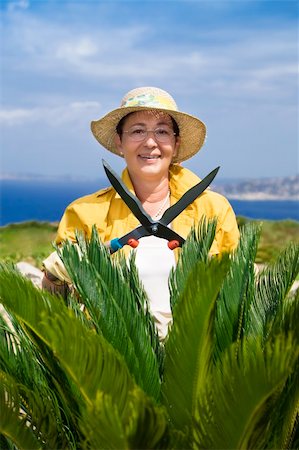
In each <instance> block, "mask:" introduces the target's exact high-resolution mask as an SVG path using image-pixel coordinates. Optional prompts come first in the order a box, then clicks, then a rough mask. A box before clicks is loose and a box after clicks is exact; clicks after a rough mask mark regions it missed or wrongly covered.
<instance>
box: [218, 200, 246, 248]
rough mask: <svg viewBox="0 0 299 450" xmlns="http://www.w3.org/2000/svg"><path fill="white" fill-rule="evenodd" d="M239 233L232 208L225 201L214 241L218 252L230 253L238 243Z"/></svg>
mask: <svg viewBox="0 0 299 450" xmlns="http://www.w3.org/2000/svg"><path fill="white" fill-rule="evenodd" d="M239 238H240V233H239V228H238V224H237V219H236V216H235V213H234V211H233V208H232V206H231V205H230V203H229V202H228V201H227V202H226V207H225V208H224V210H223V212H222V215H221V216H220V217H219V221H218V225H217V230H216V236H215V240H216V242H217V245H218V249H219V252H220V253H222V252H231V251H233V250H235V249H236V247H237V246H238V243H239Z"/></svg>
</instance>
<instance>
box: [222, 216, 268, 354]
mask: <svg viewBox="0 0 299 450" xmlns="http://www.w3.org/2000/svg"><path fill="white" fill-rule="evenodd" d="M259 235H260V228H259V227H257V226H256V225H254V224H253V223H249V224H246V225H245V226H244V227H243V228H242V230H241V233H240V243H239V247H238V248H237V250H236V251H235V253H233V254H232V255H231V266H230V271H229V273H228V276H227V277H226V279H225V281H224V283H223V286H222V289H221V292H220V295H219V299H218V301H217V308H216V323H215V336H216V349H215V357H216V359H217V358H218V357H221V353H222V352H223V351H225V350H226V349H227V348H228V347H229V346H230V345H231V344H232V343H233V342H235V341H240V339H241V338H242V335H243V333H244V330H245V329H246V323H247V321H248V314H249V313H248V311H249V309H250V305H251V302H252V300H253V296H254V292H255V286H254V283H255V274H254V261H255V256H256V252H257V245H258V241H259Z"/></svg>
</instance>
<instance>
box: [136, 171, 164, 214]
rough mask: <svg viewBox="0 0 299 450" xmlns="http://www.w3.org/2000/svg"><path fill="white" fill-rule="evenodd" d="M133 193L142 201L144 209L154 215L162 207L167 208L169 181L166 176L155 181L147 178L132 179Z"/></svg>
mask: <svg viewBox="0 0 299 450" xmlns="http://www.w3.org/2000/svg"><path fill="white" fill-rule="evenodd" d="M132 183H133V186H134V190H135V194H136V196H137V197H138V198H139V200H140V201H141V203H142V206H143V208H144V209H145V211H146V212H147V213H148V214H149V215H150V216H154V215H155V214H156V213H157V211H158V210H159V209H160V208H161V207H163V205H164V204H165V208H163V209H167V208H168V206H169V202H168V201H167V198H168V197H169V181H168V178H163V179H161V180H159V182H157V181H149V180H140V181H139V180H136V179H134V180H132Z"/></svg>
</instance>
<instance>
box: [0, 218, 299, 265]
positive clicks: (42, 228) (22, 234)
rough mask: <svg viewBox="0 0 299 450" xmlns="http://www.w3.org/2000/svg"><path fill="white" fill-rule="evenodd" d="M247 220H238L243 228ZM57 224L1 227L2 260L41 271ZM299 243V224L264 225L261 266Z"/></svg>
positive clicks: (0, 251) (51, 247) (27, 223)
mask: <svg viewBox="0 0 299 450" xmlns="http://www.w3.org/2000/svg"><path fill="white" fill-rule="evenodd" d="M246 222H247V219H244V218H243V217H238V223H239V226H240V227H241V226H242V225H244V223H246ZM56 230H57V224H52V223H48V222H23V223H19V224H12V225H7V226H5V227H0V255H1V259H2V260H6V261H11V262H14V263H16V262H18V261H27V262H29V263H31V264H33V265H34V266H37V267H41V263H42V261H43V259H45V258H46V257H47V256H48V255H49V254H50V253H51V252H52V251H53V246H52V242H53V241H54V238H55V235H56ZM290 242H299V222H295V221H290V220H287V221H264V222H263V224H262V233H261V239H260V244H259V248H258V254H257V258H256V262H257V263H267V262H272V261H273V260H274V259H275V258H276V257H277V255H278V253H279V252H280V251H281V250H283V249H284V248H285V247H286V246H287V245H288V243H290Z"/></svg>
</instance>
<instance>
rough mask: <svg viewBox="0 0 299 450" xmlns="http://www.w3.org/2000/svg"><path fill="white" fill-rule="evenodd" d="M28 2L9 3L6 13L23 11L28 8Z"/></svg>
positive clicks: (20, 0)
mask: <svg viewBox="0 0 299 450" xmlns="http://www.w3.org/2000/svg"><path fill="white" fill-rule="evenodd" d="M29 6H30V5H29V1H28V0H15V1H10V2H9V3H8V5H7V10H8V12H10V13H11V12H14V11H16V10H19V9H21V10H24V9H28V8H29Z"/></svg>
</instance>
